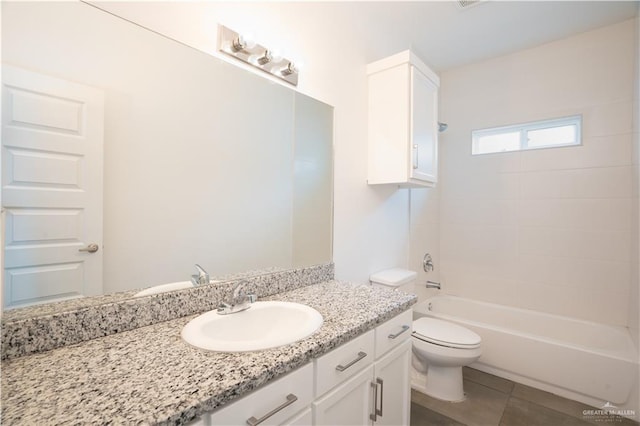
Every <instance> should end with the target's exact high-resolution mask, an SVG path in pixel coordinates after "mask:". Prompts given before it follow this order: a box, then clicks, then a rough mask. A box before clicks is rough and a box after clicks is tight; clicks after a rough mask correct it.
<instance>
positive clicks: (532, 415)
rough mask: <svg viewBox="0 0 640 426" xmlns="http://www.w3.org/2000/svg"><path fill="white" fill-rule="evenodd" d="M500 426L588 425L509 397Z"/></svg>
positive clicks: (573, 418)
mask: <svg viewBox="0 0 640 426" xmlns="http://www.w3.org/2000/svg"><path fill="white" fill-rule="evenodd" d="M500 426H590V423H587V422H585V421H582V420H580V419H577V418H575V417H572V416H569V415H567V414H563V413H560V412H558V411H555V410H551V409H549V408H546V407H543V406H541V405H537V404H534V403H532V402H529V401H525V400H522V399H519V398H515V397H511V398H510V399H509V402H508V403H507V407H506V408H505V410H504V414H503V415H502V420H501V421H500Z"/></svg>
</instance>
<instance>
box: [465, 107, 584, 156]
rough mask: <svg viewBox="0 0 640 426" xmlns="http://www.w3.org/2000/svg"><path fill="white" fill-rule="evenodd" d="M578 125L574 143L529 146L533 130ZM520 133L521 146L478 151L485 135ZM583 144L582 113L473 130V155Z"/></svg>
mask: <svg viewBox="0 0 640 426" xmlns="http://www.w3.org/2000/svg"><path fill="white" fill-rule="evenodd" d="M570 125H575V126H576V140H575V142H572V143H565V144H557V145H547V146H537V147H529V139H528V137H527V134H528V132H529V131H531V130H541V129H549V128H554V127H564V126H570ZM516 132H518V133H520V147H519V148H518V149H513V150H509V151H492V152H478V151H479V146H478V143H479V139H480V138H481V137H484V136H492V135H499V134H502V133H516ZM579 145H582V115H572V116H570V117H562V118H554V119H550V120H540V121H531V122H528V123H521V124H512V125H509V126H501V127H492V128H489V129H480V130H473V131H471V155H487V154H501V153H505V152H518V151H524V150H530V149H547V148H563V147H567V146H579Z"/></svg>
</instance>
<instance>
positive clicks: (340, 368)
mask: <svg viewBox="0 0 640 426" xmlns="http://www.w3.org/2000/svg"><path fill="white" fill-rule="evenodd" d="M365 356H367V353H366V352H358V357H357V358H356V359H354V360H353V361H351V362H350V363H349V364H347V365H342V364H340V365H337V366H336V370H338V371H344V370H346V369H347V368H349V367H351V366H352V365H353V364H355V363H356V362H358V361H360V360H361V359H362V358H364V357H365Z"/></svg>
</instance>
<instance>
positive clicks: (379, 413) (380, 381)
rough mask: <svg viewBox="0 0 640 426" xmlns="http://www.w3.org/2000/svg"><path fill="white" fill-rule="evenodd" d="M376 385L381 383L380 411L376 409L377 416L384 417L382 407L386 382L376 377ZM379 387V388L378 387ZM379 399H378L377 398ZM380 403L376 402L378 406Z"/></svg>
mask: <svg viewBox="0 0 640 426" xmlns="http://www.w3.org/2000/svg"><path fill="white" fill-rule="evenodd" d="M376 383H380V410H378V407H376V415H377V416H380V417H382V405H383V404H384V402H383V400H384V382H383V381H382V379H381V378H380V377H376ZM376 387H377V386H376ZM376 399H377V398H376ZM377 403H378V401H376V405H377Z"/></svg>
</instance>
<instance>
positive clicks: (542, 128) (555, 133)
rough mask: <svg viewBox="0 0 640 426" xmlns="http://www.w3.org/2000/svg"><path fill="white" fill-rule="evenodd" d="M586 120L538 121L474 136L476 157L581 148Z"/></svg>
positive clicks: (473, 143)
mask: <svg viewBox="0 0 640 426" xmlns="http://www.w3.org/2000/svg"><path fill="white" fill-rule="evenodd" d="M581 127H582V116H580V115H576V116H573V117H564V118H556V119H553V120H543V121H535V122H531V123H524V124H514V125H511V126H504V127H494V128H491V129H481V130H474V131H472V132H471V137H472V145H471V153H472V154H473V155H479V154H491V153H495V152H509V151H520V150H524V149H540V148H555V147H561V146H571V145H580V143H581V142H580V141H581V139H580V133H581Z"/></svg>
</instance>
